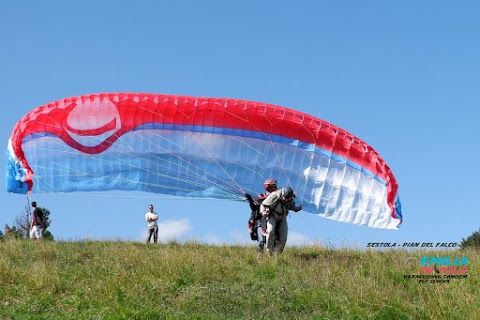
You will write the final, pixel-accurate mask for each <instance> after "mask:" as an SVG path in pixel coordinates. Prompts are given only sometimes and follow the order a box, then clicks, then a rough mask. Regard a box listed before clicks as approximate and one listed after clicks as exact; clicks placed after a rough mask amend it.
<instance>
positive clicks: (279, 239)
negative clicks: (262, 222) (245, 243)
mask: <svg viewBox="0 0 480 320" xmlns="http://www.w3.org/2000/svg"><path fill="white" fill-rule="evenodd" d="M294 198H295V193H294V192H293V189H292V188H291V187H288V186H287V187H283V188H282V189H280V190H277V191H274V192H272V193H271V194H269V195H268V197H267V198H266V199H265V200H263V201H262V204H261V205H260V212H261V214H262V216H263V217H265V218H266V219H267V252H268V254H269V255H272V254H280V253H282V252H283V249H284V248H285V244H286V243H287V237H288V224H287V215H288V211H289V210H293V211H295V212H298V211H300V210H302V205H299V206H297V205H295V201H294V200H293V199H294Z"/></svg>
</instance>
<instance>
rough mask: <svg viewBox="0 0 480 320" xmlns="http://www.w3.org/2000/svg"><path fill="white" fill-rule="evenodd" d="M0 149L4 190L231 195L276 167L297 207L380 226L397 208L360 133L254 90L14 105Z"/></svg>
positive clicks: (381, 166) (252, 188) (385, 171)
mask: <svg viewBox="0 0 480 320" xmlns="http://www.w3.org/2000/svg"><path fill="white" fill-rule="evenodd" d="M7 160H8V161H7V190H8V191H9V192H15V193H27V192H77V191H90V192H99V191H106V190H139V191H147V192H154V193H161V194H167V195H174V196H178V197H204V198H217V199H232V200H241V199H243V195H244V194H245V193H256V191H257V189H258V186H259V185H261V183H262V181H265V180H267V179H269V177H276V178H277V179H278V182H279V184H280V185H283V186H285V185H289V186H292V187H293V188H294V189H295V193H296V199H297V201H298V202H299V203H302V204H303V208H304V210H305V211H307V212H311V213H314V214H317V215H320V216H322V217H326V218H330V219H334V220H338V221H342V222H349V223H354V224H359V225H365V226H369V227H377V228H388V229H395V228H397V226H398V225H399V224H400V222H401V219H402V216H401V211H400V201H399V198H398V185H397V182H396V179H395V177H394V175H393V173H392V171H391V170H390V168H389V167H388V166H387V165H386V163H385V161H384V160H383V159H382V158H381V157H380V155H379V154H378V153H377V152H376V151H375V150H374V149H373V148H372V147H370V146H369V145H368V144H367V143H365V142H363V141H362V140H360V139H359V138H357V137H355V136H353V135H352V134H350V133H348V132H347V131H345V130H342V129H340V128H338V127H336V126H334V125H332V124H330V123H328V122H326V121H323V120H320V119H318V118H315V117H313V116H311V115H308V114H305V113H301V112H298V111H295V110H292V109H288V108H284V107H280V106H276V105H272V104H267V103H260V102H254V101H246V100H238V99H224V98H197V97H186V96H174V95H160V94H140V93H106V94H93V95H84V96H78V97H71V98H67V99H63V100H59V101H55V102H52V103H49V104H46V105H43V106H40V107H38V108H36V109H34V110H33V111H32V112H30V113H29V114H27V115H25V116H24V117H23V119H22V120H21V121H20V122H18V123H17V125H16V126H15V127H14V130H13V132H12V135H11V137H10V140H9V143H8V148H7ZM267 181H268V180H267ZM267 181H265V183H266V182H267Z"/></svg>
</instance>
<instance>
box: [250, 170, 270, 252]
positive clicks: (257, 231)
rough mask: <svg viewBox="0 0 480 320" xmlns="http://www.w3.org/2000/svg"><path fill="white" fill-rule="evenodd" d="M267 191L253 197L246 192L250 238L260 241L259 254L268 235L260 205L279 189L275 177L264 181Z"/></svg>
mask: <svg viewBox="0 0 480 320" xmlns="http://www.w3.org/2000/svg"><path fill="white" fill-rule="evenodd" d="M263 188H264V189H265V192H264V193H262V194H259V195H258V196H256V197H255V199H253V198H252V196H251V195H249V194H248V193H246V194H245V198H247V200H248V202H249V204H250V210H251V214H250V218H249V219H248V230H249V232H250V239H252V240H253V241H258V254H259V255H261V254H262V253H263V251H264V247H265V243H266V239H267V238H266V236H267V222H266V220H265V218H264V217H263V216H262V215H261V213H260V205H261V203H262V202H263V200H265V199H266V198H267V197H268V195H269V194H270V193H272V192H274V191H276V190H277V181H276V180H275V179H272V178H270V179H267V180H265V181H264V182H263Z"/></svg>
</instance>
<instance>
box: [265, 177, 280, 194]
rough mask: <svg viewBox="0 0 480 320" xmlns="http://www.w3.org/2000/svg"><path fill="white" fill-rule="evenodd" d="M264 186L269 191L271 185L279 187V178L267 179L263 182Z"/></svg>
mask: <svg viewBox="0 0 480 320" xmlns="http://www.w3.org/2000/svg"><path fill="white" fill-rule="evenodd" d="M263 187H264V188H265V190H267V191H269V190H268V189H269V188H270V187H275V190H276V189H277V180H275V179H272V178H270V179H267V180H265V182H264V183H263Z"/></svg>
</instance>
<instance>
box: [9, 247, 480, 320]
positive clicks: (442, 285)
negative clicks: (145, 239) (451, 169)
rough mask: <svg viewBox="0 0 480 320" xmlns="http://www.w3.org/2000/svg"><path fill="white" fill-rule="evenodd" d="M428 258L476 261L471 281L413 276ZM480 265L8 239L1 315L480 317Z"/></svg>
mask: <svg viewBox="0 0 480 320" xmlns="http://www.w3.org/2000/svg"><path fill="white" fill-rule="evenodd" d="M423 256H435V257H437V256H448V257H452V258H454V257H456V256H458V257H463V256H467V257H468V261H469V262H468V274H467V277H466V278H463V279H454V278H453V279H448V282H446V280H445V279H446V278H445V277H442V278H441V279H442V280H443V282H438V281H437V282H432V280H431V279H427V280H426V282H424V283H420V280H422V279H417V278H406V276H408V275H419V274H420V269H421V266H420V263H419V259H417V258H420V257H423ZM409 257H414V258H415V259H410V260H409V259H408V258H409ZM479 259H480V253H479V252H478V251H445V252H439V251H430V252H429V251H402V250H391V251H365V252H362V251H359V250H346V249H345V250H341V249H340V250H329V249H323V248H320V247H304V248H287V249H286V250H285V252H284V253H283V255H281V256H277V257H263V258H261V259H257V257H256V252H255V248H254V247H242V246H207V245H200V244H195V243H187V244H177V243H169V244H159V245H153V244H151V245H146V244H141V243H131V242H121V241H119V242H34V241H26V240H6V241H2V242H0V319H2V320H3V319H15V320H16V319H389V320H390V319H449V320H450V319H462V320H463V319H480V303H479V297H480V282H479V279H480V275H479V261H480V260H479ZM406 261H408V262H407V263H406ZM423 280H425V279H423Z"/></svg>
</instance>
